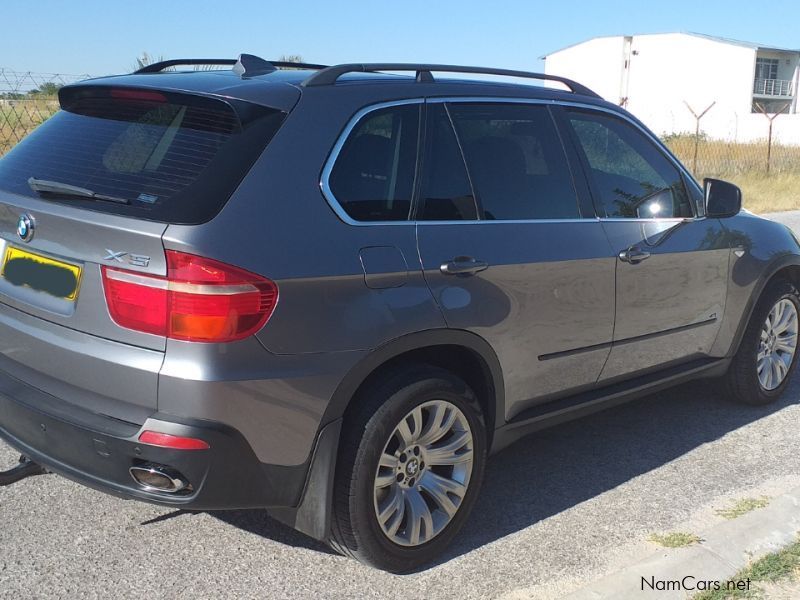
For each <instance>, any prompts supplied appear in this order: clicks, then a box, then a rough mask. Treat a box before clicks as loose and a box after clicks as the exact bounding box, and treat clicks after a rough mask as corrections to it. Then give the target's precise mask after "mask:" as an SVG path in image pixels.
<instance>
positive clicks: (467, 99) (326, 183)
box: [319, 96, 706, 227]
mask: <svg viewBox="0 0 800 600" xmlns="http://www.w3.org/2000/svg"><path fill="white" fill-rule="evenodd" d="M445 102H447V103H451V104H454V103H478V102H480V103H499V104H539V105H551V106H565V107H569V108H581V109H587V110H594V111H598V112H603V113H607V114H609V115H612V116H615V117H617V118H620V119H622V120H624V121H626V122H627V123H629V124H630V125H632V126H633V127H634V128H635V129H636V130H637V131H639V133H641V134H643V135H644V136H645V137H646V138H647V139H649V140H650V141H651V142H652V143H654V144H655V145H656V147H657V148H658V149H659V150H661V151H662V154H664V156H665V157H666V158H667V160H668V161H669V162H670V163H671V164H672V165H673V166H674V167H675V168H676V169H677V170H678V171H679V172H680V173H681V174H682V175H684V176H685V179H686V180H687V182H688V183H689V184H690V185H691V184H694V185H695V187H696V188H697V191H699V192H701V193H702V192H703V190H702V188H701V187H700V185H699V184H698V183H697V182H696V181H695V179H694V177H693V176H692V174H691V173H689V171H688V170H687V169H686V168H685V167H684V166H683V165H682V164H681V162H680V161H679V160H678V159H677V158H675V156H674V155H673V154H672V152H670V150H669V148H667V147H666V146H665V145H664V144H663V142H661V140H659V139H658V138H657V137H656V136H655V135H654V134H652V133H651V132H650V131H648V130H646V129H644V128H643V127H642V126H641V125H639V123H637V122H636V121H635V120H633V119H632V118H631V117H630V116H628V115H627V114H625V113H624V112H619V111H617V110H615V109H610V108H608V107H605V106H599V105H596V104H588V103H586V102H579V101H574V102H573V101H567V100H552V99H545V98H514V97H506V96H436V97H432V98H422V97H420V98H405V99H403V100H392V101H389V102H380V103H377V104H370V105H368V106H365V107H363V108H361V109H359V110H358V111H357V112H356V113H355V114H354V115H353V116H352V117H351V118H350V120H349V121H348V122H347V125H346V126H345V128H344V130H343V131H342V133H341V134H339V137H338V138H337V140H336V143H335V144H334V146H333V148H332V149H331V151H330V154H329V155H328V158H327V159H326V161H325V165H324V167H323V169H322V175H321V178H320V182H319V186H320V189H321V190H322V195H323V196H324V197H325V200H326V201H327V203H328V205H329V206H330V207H331V209H332V210H333V212H334V213H336V216H338V217H339V218H340V219H341V220H342V221H344V222H345V223H347V224H348V225H354V226H356V227H364V226H370V225H415V224H419V225H456V224H458V225H465V224H470V223H480V224H489V223H516V224H521V223H597V222H617V221H619V222H625V223H634V222H640V223H641V222H661V223H664V222H669V221H675V222H691V221H702V220H704V219H706V216H705V215H702V216H698V215H697V214H695V216H693V217H663V218H653V217H642V218H639V217H631V218H626V217H599V216H595V217H589V218H586V217H582V218H579V219H497V220H481V219H473V220H464V221H419V220H417V221H356V220H355V219H353V218H352V217H351V216H350V215H348V214H347V213H346V212H345V210H344V208H342V205H341V204H340V203H339V201H338V200H337V199H336V196H334V195H333V192H332V191H331V188H330V175H331V172H332V171H333V167H334V165H335V164H336V160H337V159H338V158H339V152H341V150H342V147H343V146H344V144H345V142H346V141H347V138H348V137H349V136H350V134H351V133H352V131H353V129H354V128H355V126H356V125H357V124H358V122H359V121H360V120H361V119H363V118H364V117H365V116H366V115H368V114H370V113H372V112H375V111H376V110H381V109H384V108H391V107H393V106H404V105H409V104H440V103H445ZM422 126H424V124H422V123H421V124H420V127H422Z"/></svg>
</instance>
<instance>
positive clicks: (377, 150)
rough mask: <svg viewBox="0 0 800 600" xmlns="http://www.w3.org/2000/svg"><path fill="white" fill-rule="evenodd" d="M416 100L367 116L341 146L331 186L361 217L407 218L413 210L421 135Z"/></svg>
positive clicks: (341, 201) (354, 215) (353, 215)
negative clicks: (412, 198)
mask: <svg viewBox="0 0 800 600" xmlns="http://www.w3.org/2000/svg"><path fill="white" fill-rule="evenodd" d="M419 111H420V106H419V105H417V104H410V105H402V106H393V107H390V108H385V109H379V110H376V111H374V112H371V113H369V114H368V115H366V116H365V117H364V118H363V119H361V121H359V122H358V123H357V124H356V126H355V128H354V129H353V130H352V132H351V134H350V136H349V137H348V138H347V140H346V141H345V143H344V145H343V146H342V150H341V152H340V153H339V156H338V158H337V159H336V163H335V164H334V166H333V170H332V171H331V175H330V180H329V181H330V188H331V192H333V195H334V196H335V197H336V200H337V201H338V202H339V204H340V205H341V207H342V208H343V209H344V211H345V212H346V213H347V214H348V215H349V216H350V217H351V218H353V219H355V220H356V221H404V220H407V219H408V218H409V213H410V211H411V196H412V194H413V190H414V175H415V171H416V162H417V144H418V139H419Z"/></svg>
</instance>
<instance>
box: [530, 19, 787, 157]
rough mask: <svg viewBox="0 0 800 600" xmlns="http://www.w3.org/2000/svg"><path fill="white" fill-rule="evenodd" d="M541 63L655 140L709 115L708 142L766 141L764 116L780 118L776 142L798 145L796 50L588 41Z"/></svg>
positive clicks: (708, 40) (654, 39)
mask: <svg viewBox="0 0 800 600" xmlns="http://www.w3.org/2000/svg"><path fill="white" fill-rule="evenodd" d="M542 58H543V59H544V60H545V72H546V73H548V74H554V75H562V76H565V77H569V78H571V79H575V80H576V81H579V82H581V83H583V84H584V85H587V86H588V87H590V88H592V89H593V90H595V91H596V92H597V93H598V94H600V95H601V96H603V98H605V99H606V100H608V101H610V102H614V103H616V104H621V105H623V106H625V107H626V108H627V109H628V110H630V111H631V112H632V113H633V114H635V115H636V116H637V117H639V118H640V119H641V120H642V121H644V123H645V124H647V125H648V126H649V127H650V128H651V129H652V130H653V131H654V132H656V133H658V134H662V135H663V134H669V133H684V132H692V133H694V131H695V126H696V119H695V117H694V116H693V113H694V114H696V115H700V114H701V113H702V112H703V111H705V110H706V109H708V111H707V112H706V114H705V115H704V116H703V117H702V119H701V120H700V130H701V131H702V132H703V133H705V134H706V135H708V136H709V137H711V138H716V139H725V140H731V141H752V140H757V139H764V138H766V137H767V129H768V120H767V118H766V117H765V115H764V114H762V113H761V111H762V110H763V111H766V112H767V113H770V114H771V115H774V114H775V113H781V114H779V115H778V116H777V117H776V118H775V121H774V125H773V138H774V139H775V140H776V141H780V142H783V143H787V144H800V107H799V106H798V87H800V50H789V49H785V48H774V47H769V46H762V45H759V44H750V43H747V42H740V41H736V40H728V39H724V38H718V37H712V36H708V35H701V34H696V33H664V34H647V35H620V36H611V37H600V38H593V39H590V40H587V41H585V42H581V43H579V44H575V45H573V46H568V47H567V48H562V49H561V50H557V51H555V52H552V53H550V54H548V55H547V56H543V57H542ZM712 104H713V105H712ZM709 106H710V107H711V108H708V107H709ZM784 113H786V114H784Z"/></svg>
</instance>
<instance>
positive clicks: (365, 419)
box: [329, 365, 486, 573]
mask: <svg viewBox="0 0 800 600" xmlns="http://www.w3.org/2000/svg"><path fill="white" fill-rule="evenodd" d="M432 400H445V401H447V402H449V403H451V404H453V405H455V406H456V407H457V408H458V409H459V410H460V411H461V413H463V415H464V416H465V417H466V418H467V420H468V423H469V426H470V430H471V432H472V437H473V452H474V458H473V466H472V472H471V475H470V478H469V482H468V486H467V491H466V493H465V494H464V496H463V499H462V501H461V505H460V506H459V508H458V511H457V512H456V513H455V515H454V516H453V517H452V519H451V520H450V522H449V523H448V524H447V525H446V526H445V527H444V528H443V529H442V530H441V532H440V533H438V534H437V535H435V537H433V538H432V539H431V540H429V541H427V542H425V543H423V544H420V545H417V546H403V545H400V544H397V543H395V542H394V541H392V540H391V539H390V538H389V537H388V536H387V535H386V534H385V533H384V532H383V530H382V529H381V526H380V524H379V522H378V518H377V516H376V514H375V505H374V493H375V491H374V485H375V476H376V470H377V467H378V460H379V457H380V455H381V454H382V453H383V450H384V446H385V445H386V443H387V440H388V439H389V438H390V436H391V435H392V433H393V431H394V429H395V427H397V426H398V424H399V423H400V421H401V420H402V419H403V418H404V417H405V416H406V415H408V413H409V412H410V411H411V410H412V409H413V408H414V407H416V406H419V405H421V404H423V403H425V402H429V401H432ZM355 401H356V402H357V403H358V404H356V406H357V409H356V410H355V412H354V413H353V414H351V415H348V417H347V419H346V422H345V428H346V430H343V432H342V443H341V445H340V450H339V456H338V461H337V468H336V480H335V484H334V495H333V518H332V531H331V538H330V540H329V543H330V545H331V547H332V548H333V549H334V550H336V551H337V552H340V553H341V554H344V555H347V556H351V557H353V558H356V559H357V560H359V561H361V562H363V563H365V564H368V565H370V566H373V567H375V568H378V569H382V570H385V571H389V572H392V573H407V572H409V571H413V570H415V569H418V568H419V567H421V566H422V565H424V564H426V563H429V562H431V561H432V560H433V559H435V558H436V557H437V556H439V555H440V554H441V553H442V551H443V550H444V549H445V547H446V546H447V545H448V544H449V543H450V542H451V540H452V539H453V537H455V535H456V534H457V533H458V531H459V529H460V528H461V527H462V525H463V524H464V522H465V521H466V519H467V517H468V516H469V513H470V511H471V510H472V507H473V506H474V504H475V500H476V498H477V496H478V492H479V490H480V486H481V482H482V480H483V473H484V468H485V464H486V426H485V423H484V418H483V414H482V411H481V408H480V405H479V403H478V401H477V398H476V396H475V393H474V392H473V391H472V390H471V389H470V388H469V386H468V385H467V384H466V383H465V382H464V381H462V380H461V379H460V378H458V377H456V376H455V375H453V374H452V373H450V372H449V371H446V370H443V369H440V368H436V367H430V366H425V365H420V366H410V367H404V368H402V369H401V370H398V371H396V372H394V373H393V374H391V375H389V376H388V377H386V378H383V379H382V380H381V381H380V382H376V383H375V384H374V385H371V386H369V387H368V389H366V390H364V391H363V393H361V394H360V395H359V397H358V398H356V399H355ZM423 464H424V463H423Z"/></svg>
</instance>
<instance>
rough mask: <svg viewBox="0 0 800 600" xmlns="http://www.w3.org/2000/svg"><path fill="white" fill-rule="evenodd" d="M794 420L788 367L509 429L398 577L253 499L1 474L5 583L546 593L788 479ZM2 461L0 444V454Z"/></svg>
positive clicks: (780, 487)
mask: <svg viewBox="0 0 800 600" xmlns="http://www.w3.org/2000/svg"><path fill="white" fill-rule="evenodd" d="M797 222H798V223H800V218H798V220H797ZM799 418H800V379H798V378H797V377H795V379H794V380H793V381H792V383H791V384H790V386H789V388H788V390H787V393H786V394H785V396H784V397H783V399H782V400H781V401H780V402H779V403H778V404H776V405H773V406H770V407H768V408H761V409H753V408H746V407H740V406H736V405H733V404H730V403H728V402H727V401H726V400H725V399H724V398H721V397H719V394H718V393H717V392H716V391H715V390H714V389H713V388H711V387H710V386H709V385H707V384H695V385H687V386H683V387H680V388H677V389H675V390H671V391H668V392H663V393H660V394H658V395H655V396H651V397H649V398H646V399H643V400H640V401H637V402H635V403H631V404H628V405H625V406H621V407H618V408H615V409H612V410H609V411H606V412H604V413H600V414H598V415H594V416H591V417H588V418H585V419H583V420H581V421H576V422H572V423H568V424H565V425H562V426H559V427H557V428H555V429H551V430H548V431H545V432H541V433H539V434H536V435H535V436H532V437H529V438H527V439H524V440H521V441H520V442H518V443H517V444H515V445H514V446H512V447H510V448H508V449H507V450H505V451H504V452H502V453H500V454H498V455H497V456H495V457H493V458H492V459H491V460H490V463H489V468H488V474H487V479H486V482H485V485H484V488H483V491H482V493H481V497H480V500H479V502H478V506H477V507H476V509H475V511H474V513H473V515H472V518H471V519H470V520H469V522H468V523H467V526H466V528H465V531H464V532H463V533H462V534H461V536H460V537H459V538H458V539H457V540H456V543H455V544H454V545H453V547H452V548H451V550H450V552H449V553H448V554H447V555H446V556H444V557H443V558H442V560H441V562H440V563H439V564H437V565H434V566H432V567H431V568H429V569H427V570H424V571H421V572H419V573H416V574H413V575H407V576H393V575H388V574H385V573H381V572H379V571H375V570H373V569H369V568H367V567H363V566H361V565H359V564H358V563H356V562H354V561H352V560H349V559H346V558H342V557H340V556H338V555H335V554H333V553H331V552H330V551H329V550H328V549H327V548H326V547H324V546H322V545H320V544H317V543H315V542H313V541H311V540H309V539H308V538H305V537H304V536H302V535H301V534H298V533H295V532H294V531H292V530H290V529H288V528H286V527H284V526H283V525H281V524H279V523H277V522H276V521H273V520H271V519H270V518H269V517H267V516H265V514H264V513H263V512H261V511H238V512H231V513H222V512H220V513H186V512H181V511H174V510H170V509H162V508H159V507H154V506H150V505H146V504H141V503H136V502H131V501H124V500H120V499H117V498H113V497H111V496H106V495H104V494H101V493H99V492H95V491H92V490H89V489H86V488H83V487H81V486H79V485H77V484H74V483H72V482H70V481H67V480H65V479H63V478H61V477H58V476H56V475H45V476H41V477H35V478H31V479H28V480H25V481H23V482H20V483H18V484H16V485H14V486H11V487H8V488H0V597H2V598H14V599H17V598H37V599H40V598H66V597H70V598H95V597H96V598H107V597H110V596H115V597H119V598H128V597H131V598H132V597H136V598H161V597H170V598H193V599H197V598H228V597H231V598H233V597H237V598H238V597H241V598H269V599H280V598H372V597H375V598H378V597H380V598H403V599H416V598H420V599H422V598H426V599H427V598H483V597H488V598H504V599H506V600H510V599H516V598H527V597H536V598H539V597H548V596H549V597H557V596H558V595H560V593H562V592H564V591H567V590H569V589H572V588H574V587H576V586H578V585H580V584H581V583H582V582H584V583H585V582H587V580H589V579H593V578H595V577H598V576H600V575H603V574H604V573H607V572H609V571H612V570H614V569H615V568H618V567H619V566H621V565H623V564H625V563H626V561H630V560H632V559H633V558H634V557H637V556H638V557H641V556H642V554H643V553H649V552H653V551H654V550H655V547H654V546H652V544H651V543H650V542H647V541H646V539H647V537H648V536H649V535H650V534H651V533H653V532H658V531H670V530H675V529H678V528H679V529H681V530H690V531H701V530H702V528H703V527H704V526H706V525H708V524H709V523H713V522H714V520H715V519H717V520H718V519H721V517H718V516H716V515H715V514H714V509H715V508H720V507H722V506H724V504H725V502H726V501H727V500H728V499H730V498H734V497H741V496H744V495H754V494H761V493H766V494H772V493H779V492H781V491H784V490H785V489H789V488H790V487H793V486H794V485H798V483H800V452H798V451H797V446H798V444H797V424H798V419H799ZM14 460H16V455H15V453H14V452H13V451H12V450H11V449H10V448H8V447H7V446H4V445H2V444H1V443H0V465H4V464H5V465H10V464H11V463H12V462H13V461H14Z"/></svg>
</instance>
